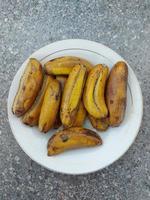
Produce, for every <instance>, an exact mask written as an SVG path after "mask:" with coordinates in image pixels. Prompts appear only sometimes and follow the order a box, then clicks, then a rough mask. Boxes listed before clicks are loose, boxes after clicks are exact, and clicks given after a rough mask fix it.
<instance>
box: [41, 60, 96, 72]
mask: <svg viewBox="0 0 150 200" xmlns="http://www.w3.org/2000/svg"><path fill="white" fill-rule="evenodd" d="M78 64H82V65H84V66H85V67H86V68H87V71H90V70H91V69H92V67H93V65H92V64H91V63H90V62H89V61H87V60H85V59H82V58H78V57H75V56H64V57H60V58H56V59H53V60H50V61H48V62H47V63H46V64H45V65H44V66H45V71H46V73H47V74H53V75H68V74H70V72H71V71H72V68H73V67H74V66H75V65H78Z"/></svg>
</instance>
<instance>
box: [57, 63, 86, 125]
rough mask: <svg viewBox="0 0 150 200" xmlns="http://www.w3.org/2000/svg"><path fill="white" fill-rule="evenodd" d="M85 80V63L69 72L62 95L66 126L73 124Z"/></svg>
mask: <svg viewBox="0 0 150 200" xmlns="http://www.w3.org/2000/svg"><path fill="white" fill-rule="evenodd" d="M85 80H86V68H85V67H84V66H83V65H76V66H75V67H74V68H73V69H72V71H71V73H70V74H69V77H68V79H67V81H66V83H65V87H64V91H63V95H62V102H61V109H60V118H61V122H62V124H63V125H64V126H65V127H71V126H72V125H73V122H74V120H75V116H76V113H77V111H78V106H79V102H80V99H81V96H82V92H83V88H84V84H85Z"/></svg>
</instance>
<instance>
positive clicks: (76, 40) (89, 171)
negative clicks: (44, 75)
mask: <svg viewBox="0 0 150 200" xmlns="http://www.w3.org/2000/svg"><path fill="white" fill-rule="evenodd" d="M64 42H87V43H91V44H93V45H99V46H101V47H103V48H105V49H106V50H108V51H110V53H113V54H116V56H117V57H120V59H121V60H124V58H123V57H122V56H120V55H119V54H118V53H116V52H115V51H114V50H112V49H110V48H109V47H107V46H105V45H104V44H102V43H98V42H94V41H91V40H84V39H66V40H60V41H56V42H53V43H50V44H48V45H45V46H44V47H42V48H40V49H38V50H36V51H34V52H33V53H32V54H31V55H30V56H29V57H28V58H27V59H26V60H25V61H24V62H23V63H22V65H23V64H24V63H25V62H26V61H27V60H28V59H29V58H30V57H32V56H34V54H36V53H37V52H39V51H42V50H43V49H45V48H46V47H47V48H48V46H52V45H56V44H60V43H64ZM124 61H125V62H126V63H127V65H128V66H129V68H130V70H131V72H132V73H133V75H134V77H135V79H136V83H137V87H138V91H139V96H140V103H141V113H140V121H139V124H138V128H137V131H136V134H135V135H134V137H133V138H132V141H131V143H130V145H129V146H128V148H126V150H125V151H124V152H123V153H122V154H121V155H120V156H118V158H117V159H115V160H114V161H112V162H110V163H109V164H107V165H105V166H104V167H99V168H98V169H95V170H91V169H89V170H88V171H85V172H81V173H80V172H77V173H76V172H73V173H72V172H64V171H63V170H62V171H61V170H58V169H57V170H55V169H54V168H51V167H47V166H45V165H44V164H42V163H40V162H38V161H37V160H35V158H33V157H32V155H31V154H30V155H29V154H28V153H27V152H26V150H25V149H24V147H22V146H21V144H20V143H19V141H18V139H17V137H16V135H15V134H14V132H15V130H14V128H13V126H12V124H11V121H10V115H9V99H10V91H11V89H12V83H13V81H14V79H15V78H16V76H17V73H18V71H19V70H20V68H21V67H22V65H21V66H20V67H19V69H18V70H17V72H16V74H15V76H14V77H13V80H12V82H11V86H10V89H9V94H8V98H7V115H8V121H9V125H10V128H11V131H12V133H13V135H14V138H15V139H16V141H17V143H18V144H19V146H20V147H21V149H22V150H23V151H24V153H25V154H26V155H28V156H29V157H30V159H31V160H33V161H35V162H36V163H38V164H39V165H40V166H42V167H44V168H46V169H48V170H51V171H54V172H57V173H61V174H70V175H84V174H89V173H94V172H96V171H99V170H102V169H104V168H106V167H108V166H110V165H112V164H113V163H115V162H116V161H118V160H119V159H120V158H121V157H122V156H123V155H124V154H125V153H126V152H127V151H128V150H129V148H130V147H131V145H132V144H133V143H134V141H135V139H136V137H137V135H138V133H139V130H140V126H141V122H142V117H143V96H142V90H141V87H140V83H139V81H138V79H137V77H136V75H135V73H134V71H133V69H132V68H131V67H130V65H129V64H128V62H127V61H126V60H124Z"/></svg>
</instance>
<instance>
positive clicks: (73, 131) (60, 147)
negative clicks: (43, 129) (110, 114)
mask: <svg viewBox="0 0 150 200" xmlns="http://www.w3.org/2000/svg"><path fill="white" fill-rule="evenodd" d="M101 144H102V139H101V138H100V136H99V135H98V134H97V133H96V132H94V131H92V130H89V129H85V128H81V127H72V128H68V129H65V130H62V131H58V132H56V133H55V134H54V135H53V136H52V137H51V138H50V139H49V141H48V145H47V150H48V156H52V155H56V154H59V153H62V152H64V151H66V150H69V149H75V148H83V147H93V146H97V145H101Z"/></svg>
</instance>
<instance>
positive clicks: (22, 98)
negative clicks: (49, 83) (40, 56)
mask: <svg viewBox="0 0 150 200" xmlns="http://www.w3.org/2000/svg"><path fill="white" fill-rule="evenodd" d="M42 81H43V72H42V66H41V64H40V62H39V61H38V60H37V59H35V58H30V60H29V62H28V64H27V66H26V68H25V70H24V73H23V75H22V77H21V80H20V84H19V88H18V91H17V94H16V96H15V99H14V102H13V106H12V112H13V114H15V115H16V116H18V117H19V116H22V115H23V114H24V113H25V112H27V110H29V108H30V107H31V106H32V104H33V102H34V100H35V98H36V97H37V94H38V92H39V90H40V88H41V85H42Z"/></svg>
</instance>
